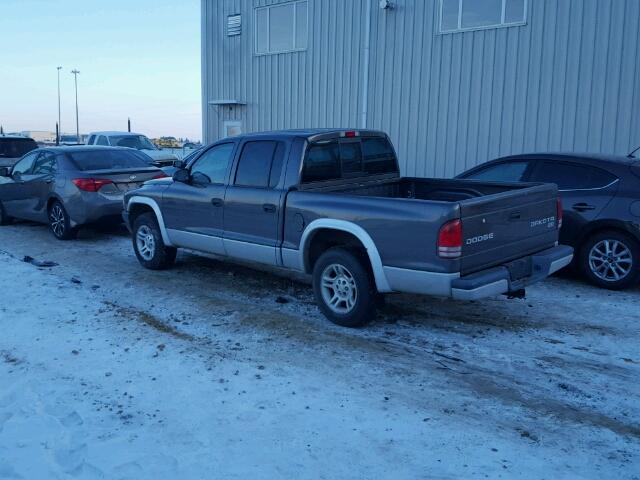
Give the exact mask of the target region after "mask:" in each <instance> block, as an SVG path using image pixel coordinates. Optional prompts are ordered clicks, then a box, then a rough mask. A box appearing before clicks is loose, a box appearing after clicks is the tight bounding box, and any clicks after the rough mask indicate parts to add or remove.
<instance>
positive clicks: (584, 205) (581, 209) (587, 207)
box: [571, 202, 596, 212]
mask: <svg viewBox="0 0 640 480" xmlns="http://www.w3.org/2000/svg"><path fill="white" fill-rule="evenodd" d="M571 208H573V209H574V210H576V211H578V212H586V211H587V210H595V209H596V207H594V206H593V205H589V204H588V203H584V202H580V203H574V204H573V206H572V207H571Z"/></svg>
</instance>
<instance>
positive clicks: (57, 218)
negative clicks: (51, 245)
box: [48, 200, 78, 240]
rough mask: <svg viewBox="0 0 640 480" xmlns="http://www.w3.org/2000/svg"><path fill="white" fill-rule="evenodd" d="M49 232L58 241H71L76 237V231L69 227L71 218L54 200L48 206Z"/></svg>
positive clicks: (62, 206) (59, 203) (60, 204)
mask: <svg viewBox="0 0 640 480" xmlns="http://www.w3.org/2000/svg"><path fill="white" fill-rule="evenodd" d="M48 214H49V230H51V233H53V236H54V237H56V238H57V239H58V240H71V239H73V238H75V237H76V235H77V233H78V230H77V229H75V228H73V227H71V218H69V214H68V213H67V211H66V210H65V208H64V205H62V203H61V202H59V201H58V200H56V201H55V202H53V203H52V204H51V205H50V206H49V211H48Z"/></svg>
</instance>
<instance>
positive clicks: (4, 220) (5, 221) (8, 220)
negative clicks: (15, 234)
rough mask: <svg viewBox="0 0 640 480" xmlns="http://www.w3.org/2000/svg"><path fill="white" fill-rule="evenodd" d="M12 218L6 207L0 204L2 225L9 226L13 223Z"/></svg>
mask: <svg viewBox="0 0 640 480" xmlns="http://www.w3.org/2000/svg"><path fill="white" fill-rule="evenodd" d="M11 220H12V218H11V217H10V216H8V215H7V212H6V211H5V209H4V207H3V206H2V204H1V203H0V225H9V224H10V223H11Z"/></svg>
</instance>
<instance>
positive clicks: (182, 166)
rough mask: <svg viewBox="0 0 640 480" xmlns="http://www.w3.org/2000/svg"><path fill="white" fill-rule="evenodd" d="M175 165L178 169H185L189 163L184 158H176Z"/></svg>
mask: <svg viewBox="0 0 640 480" xmlns="http://www.w3.org/2000/svg"><path fill="white" fill-rule="evenodd" d="M173 166H174V167H176V168H177V169H178V170H184V169H185V167H186V166H187V164H186V162H185V161H184V160H174V161H173Z"/></svg>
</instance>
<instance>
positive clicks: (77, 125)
mask: <svg viewBox="0 0 640 480" xmlns="http://www.w3.org/2000/svg"><path fill="white" fill-rule="evenodd" d="M71 73H73V76H74V77H75V83H76V141H77V142H78V143H80V122H79V121H78V74H79V73H80V70H77V69H74V70H71Z"/></svg>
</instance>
